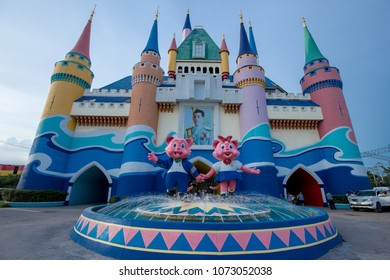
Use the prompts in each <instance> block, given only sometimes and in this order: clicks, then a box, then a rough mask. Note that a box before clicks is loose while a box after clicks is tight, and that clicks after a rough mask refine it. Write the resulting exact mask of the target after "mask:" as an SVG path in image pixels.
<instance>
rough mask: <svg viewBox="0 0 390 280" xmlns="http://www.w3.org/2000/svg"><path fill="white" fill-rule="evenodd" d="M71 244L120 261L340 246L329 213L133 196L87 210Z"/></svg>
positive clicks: (256, 200) (260, 255)
mask: <svg viewBox="0 0 390 280" xmlns="http://www.w3.org/2000/svg"><path fill="white" fill-rule="evenodd" d="M71 237H72V239H73V240H74V241H75V242H77V243H78V244H80V245H82V246H84V247H86V248H88V249H90V250H93V251H95V252H97V253H100V254H102V255H105V256H110V257H112V258H115V259H137V260H140V259H316V258H319V257H320V256H322V255H324V254H326V253H327V252H328V251H329V250H331V249H332V248H334V247H335V246H337V245H338V244H340V243H341V238H340V237H339V235H338V232H337V230H336V228H335V227H334V226H333V225H332V222H331V220H330V219H329V216H328V214H327V213H326V212H325V211H322V210H319V209H316V208H310V207H300V206H294V205H291V204H288V203H286V202H284V201H282V200H279V199H275V198H271V197H266V196H255V197H253V196H239V197H234V198H233V199H230V198H228V199H221V198H219V197H217V198H214V197H210V198H207V199H204V198H202V199H199V198H195V199H191V200H189V201H186V200H172V199H171V198H165V197H162V196H149V197H142V199H141V198H140V199H138V200H137V198H130V199H128V200H124V201H122V202H119V203H115V204H113V205H107V206H106V205H103V206H96V207H89V208H86V209H85V210H84V211H83V212H82V214H81V216H80V218H79V219H78V221H77V222H76V224H75V226H74V228H73V231H72V234H71Z"/></svg>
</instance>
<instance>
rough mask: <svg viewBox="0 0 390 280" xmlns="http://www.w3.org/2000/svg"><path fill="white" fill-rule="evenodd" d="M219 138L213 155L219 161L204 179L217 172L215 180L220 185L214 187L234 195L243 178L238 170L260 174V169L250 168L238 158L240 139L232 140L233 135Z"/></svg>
mask: <svg viewBox="0 0 390 280" xmlns="http://www.w3.org/2000/svg"><path fill="white" fill-rule="evenodd" d="M218 138H219V139H220V140H214V141H213V143H212V145H213V148H214V152H213V156H214V157H215V158H216V159H218V160H219V162H217V163H214V164H213V165H212V167H211V169H210V171H209V172H208V173H207V174H205V175H204V179H209V178H210V177H211V176H213V175H214V173H217V176H216V177H215V179H214V181H216V182H217V183H219V185H218V186H217V187H214V188H213V189H217V188H220V190H221V195H222V196H225V195H227V194H231V195H233V194H234V192H235V189H236V184H237V180H242V177H241V174H240V172H238V170H242V171H244V172H246V173H250V174H260V169H257V168H248V167H246V166H244V165H243V164H242V163H241V162H240V161H238V160H236V158H237V157H238V156H239V155H240V152H239V151H238V149H237V148H238V141H237V140H233V141H232V136H228V137H226V138H225V137H223V136H218Z"/></svg>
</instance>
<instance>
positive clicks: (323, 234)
mask: <svg viewBox="0 0 390 280" xmlns="http://www.w3.org/2000/svg"><path fill="white" fill-rule="evenodd" d="M317 229H318V230H319V231H320V232H321V234H322V236H323V237H324V238H325V237H326V235H325V229H324V224H320V225H318V226H317Z"/></svg>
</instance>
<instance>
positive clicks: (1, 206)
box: [0, 202, 11, 208]
mask: <svg viewBox="0 0 390 280" xmlns="http://www.w3.org/2000/svg"><path fill="white" fill-rule="evenodd" d="M5 207H11V205H9V204H8V203H5V202H0V208H5Z"/></svg>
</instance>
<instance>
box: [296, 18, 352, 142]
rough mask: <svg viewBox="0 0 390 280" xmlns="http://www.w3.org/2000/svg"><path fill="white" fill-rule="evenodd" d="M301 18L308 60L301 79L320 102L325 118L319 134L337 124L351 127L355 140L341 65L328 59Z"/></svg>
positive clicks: (313, 97)
mask: <svg viewBox="0 0 390 280" xmlns="http://www.w3.org/2000/svg"><path fill="white" fill-rule="evenodd" d="M302 22H303V31H304V39H305V50H306V62H305V67H304V68H303V69H304V73H305V75H304V76H303V78H302V79H301V81H300V83H301V87H302V92H303V94H310V95H311V99H312V100H313V101H314V102H315V103H317V104H318V105H320V106H321V109H322V114H323V116H324V120H323V121H321V122H320V123H319V127H318V131H319V136H320V137H321V138H323V137H324V136H325V135H326V134H328V133H329V132H330V131H332V130H334V129H335V128H339V127H349V128H350V129H351V132H350V134H349V137H350V139H351V140H352V141H354V142H355V143H356V137H355V133H354V132H353V128H352V123H351V119H350V117H349V113H348V109H347V105H346V103H345V99H344V95H343V82H342V81H341V77H340V72H339V69H337V68H336V67H332V66H329V61H328V60H327V59H326V58H325V57H324V56H323V55H322V53H321V52H320V50H319V49H318V47H317V45H316V43H315V41H314V39H313V37H312V36H311V34H310V32H309V29H308V28H307V26H306V22H305V19H302Z"/></svg>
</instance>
